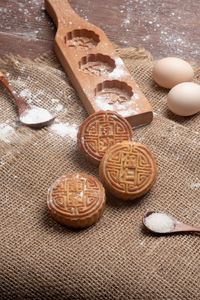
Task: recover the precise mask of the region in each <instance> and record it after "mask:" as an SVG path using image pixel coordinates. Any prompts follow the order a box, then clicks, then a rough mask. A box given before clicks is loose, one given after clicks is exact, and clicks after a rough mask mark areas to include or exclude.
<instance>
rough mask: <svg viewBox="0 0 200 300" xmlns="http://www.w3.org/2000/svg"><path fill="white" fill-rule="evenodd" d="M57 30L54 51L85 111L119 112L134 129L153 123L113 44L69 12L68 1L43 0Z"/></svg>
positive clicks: (147, 105)
mask: <svg viewBox="0 0 200 300" xmlns="http://www.w3.org/2000/svg"><path fill="white" fill-rule="evenodd" d="M45 7H46V10H47V12H48V13H49V15H50V16H51V17H52V19H53V21H54V23H55V24H56V27H57V33H56V37H55V52H56V55H57V57H58V59H59V60H60V62H61V64H62V66H63V68H64V70H65V71H66V73H67V74H68V76H69V77H70V79H71V81H72V84H73V85H74V87H75V89H76V91H77V93H78V94H79V97H80V99H81V100H82V103H83V105H84V106H85V108H86V110H87V112H88V113H89V114H92V113H94V112H96V111H98V110H112V111H116V112H118V113H119V114H120V115H121V116H123V117H125V118H127V120H128V121H129V122H130V123H131V125H133V126H139V125H144V124H148V123H150V122H151V121H152V118H153V113H152V108H151V105H150V104H149V102H148V101H147V99H146V98H145V96H144V94H143V93H142V92H141V90H140V88H139V86H138V85H137V84H136V82H135V81H134V79H132V78H131V75H130V73H129V71H128V70H127V68H126V67H125V65H124V63H123V61H122V59H121V58H119V57H118V55H117V53H116V51H115V49H114V47H113V45H112V43H111V42H110V40H109V39H108V38H107V36H106V35H105V33H104V32H103V31H102V30H101V29H99V28H98V27H96V26H94V25H92V24H90V23H88V22H87V21H85V20H83V19H82V18H81V17H79V16H78V15H77V14H76V13H75V12H74V10H72V8H71V6H70V5H69V3H68V1H67V0H45Z"/></svg>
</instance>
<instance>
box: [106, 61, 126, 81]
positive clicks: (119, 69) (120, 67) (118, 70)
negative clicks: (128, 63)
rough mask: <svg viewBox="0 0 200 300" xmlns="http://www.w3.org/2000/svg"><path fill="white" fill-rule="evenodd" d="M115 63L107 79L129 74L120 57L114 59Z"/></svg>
mask: <svg viewBox="0 0 200 300" xmlns="http://www.w3.org/2000/svg"><path fill="white" fill-rule="evenodd" d="M115 64H116V67H115V68H114V70H113V71H112V72H111V73H109V75H108V78H109V79H120V78H123V77H126V76H128V75H129V74H128V72H127V71H126V69H125V65H124V63H123V60H122V59H121V58H120V57H117V58H116V59H115Z"/></svg>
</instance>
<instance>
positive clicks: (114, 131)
mask: <svg viewBox="0 0 200 300" xmlns="http://www.w3.org/2000/svg"><path fill="white" fill-rule="evenodd" d="M132 136H133V131H132V128H131V126H130V124H129V123H128V121H127V120H126V119H124V118H123V117H121V116H120V115H119V114H118V113H116V112H113V111H98V112H96V113H94V114H92V115H90V116H89V117H88V118H87V119H86V120H85V121H84V122H83V124H82V125H81V126H80V128H79V132H78V146H79V150H80V151H81V152H82V153H84V154H85V156H86V157H87V158H88V159H89V161H90V162H92V163H94V164H96V165H99V163H100V161H101V159H102V157H103V156H104V154H105V153H106V151H107V150H108V148H109V147H111V146H112V145H114V144H116V143H119V142H122V141H126V140H131V139H132Z"/></svg>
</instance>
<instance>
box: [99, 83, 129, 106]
mask: <svg viewBox="0 0 200 300" xmlns="http://www.w3.org/2000/svg"><path fill="white" fill-rule="evenodd" d="M95 96H96V98H95V99H96V104H98V106H102V107H103V106H104V107H105V106H106V107H107V108H106V109H110V107H111V105H112V104H122V105H123V104H124V103H126V102H128V101H129V100H131V97H132V96H133V91H132V88H131V87H130V86H129V85H128V84H127V83H126V82H122V81H119V80H111V81H109V80H106V81H104V82H102V83H100V84H98V85H97V87H96V89H95ZM101 103H102V104H101Z"/></svg>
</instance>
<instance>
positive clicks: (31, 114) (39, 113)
mask: <svg viewBox="0 0 200 300" xmlns="http://www.w3.org/2000/svg"><path fill="white" fill-rule="evenodd" d="M51 118H52V114H51V113H50V112H49V111H48V110H46V109H44V108H41V107H37V106H32V107H31V109H28V110H27V111H26V112H25V113H24V114H23V115H22V116H21V117H20V121H21V122H22V123H25V124H37V123H41V122H46V121H48V120H50V119H51Z"/></svg>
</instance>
